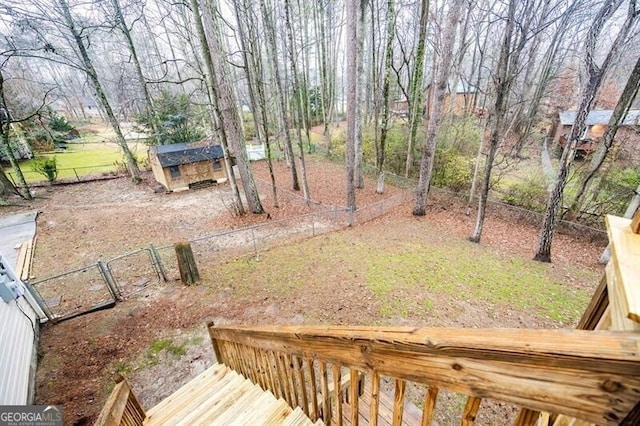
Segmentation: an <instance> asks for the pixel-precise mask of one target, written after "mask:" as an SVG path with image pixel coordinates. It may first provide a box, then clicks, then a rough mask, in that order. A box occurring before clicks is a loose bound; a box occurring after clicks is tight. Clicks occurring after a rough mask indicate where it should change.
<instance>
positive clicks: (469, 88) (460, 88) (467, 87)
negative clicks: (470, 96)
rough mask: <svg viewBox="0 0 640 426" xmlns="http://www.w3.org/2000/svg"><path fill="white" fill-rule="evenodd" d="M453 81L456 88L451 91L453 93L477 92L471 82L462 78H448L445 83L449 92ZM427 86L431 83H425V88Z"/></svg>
mask: <svg viewBox="0 0 640 426" xmlns="http://www.w3.org/2000/svg"><path fill="white" fill-rule="evenodd" d="M454 83H455V89H456V90H455V91H453V93H477V92H478V88H477V87H476V86H474V85H473V84H471V83H467V82H465V81H462V80H458V81H457V82H456V81H454V80H449V82H448V83H447V91H448V92H449V93H451V92H452V90H451V88H452V87H453V85H454ZM429 87H431V83H429V84H427V88H429Z"/></svg>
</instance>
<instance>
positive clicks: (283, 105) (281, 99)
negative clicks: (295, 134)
mask: <svg viewBox="0 0 640 426" xmlns="http://www.w3.org/2000/svg"><path fill="white" fill-rule="evenodd" d="M260 10H261V12H262V19H263V21H264V27H265V35H266V37H267V54H268V56H269V57H270V58H271V66H272V67H273V80H274V82H275V86H276V94H277V100H276V102H277V104H278V118H279V120H280V128H281V129H282V132H283V133H284V149H285V154H286V156H287V158H289V159H290V161H291V163H290V167H289V168H290V170H291V187H292V188H293V190H294V191H299V190H300V183H299V182H298V172H297V170H296V162H295V156H294V154H293V144H292V143H291V135H290V134H289V117H288V114H287V101H286V98H285V94H284V90H283V89H282V80H281V78H280V68H279V64H278V46H277V44H276V38H275V27H274V23H273V19H272V18H271V16H270V15H269V13H268V12H267V7H266V6H265V2H264V1H261V2H260Z"/></svg>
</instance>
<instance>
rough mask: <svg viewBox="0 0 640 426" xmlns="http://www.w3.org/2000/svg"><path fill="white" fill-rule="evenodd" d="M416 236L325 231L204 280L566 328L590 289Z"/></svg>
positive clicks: (514, 259)
mask: <svg viewBox="0 0 640 426" xmlns="http://www.w3.org/2000/svg"><path fill="white" fill-rule="evenodd" d="M415 233H416V234H417V235H421V238H411V237H407V238H403V239H402V240H401V241H400V240H398V239H395V240H393V242H392V243H390V241H389V240H388V239H387V238H388V237H389V235H380V234H385V231H383V230H380V229H378V230H374V231H372V232H371V233H369V234H367V235H364V236H363V235H358V234H356V235H353V234H347V233H338V234H332V235H329V236H324V237H320V238H315V239H311V240H308V241H305V242H302V243H298V244H294V245H291V246H286V247H279V248H276V249H273V250H270V251H268V252H266V253H263V254H261V259H260V261H255V260H251V261H247V260H236V261H232V262H229V263H226V264H224V265H221V266H219V267H218V268H216V272H215V273H214V277H211V278H212V282H224V283H227V285H229V286H230V287H232V288H233V289H234V292H235V293H236V294H237V295H238V296H239V297H247V296H248V295H254V296H255V295H256V294H261V295H262V293H263V292H264V296H263V297H265V298H268V299H271V298H275V299H278V298H282V297H285V298H286V297H296V296H298V297H300V295H303V296H302V297H305V298H311V299H313V297H314V295H316V294H322V293H323V290H322V289H323V288H324V289H326V288H332V289H333V291H330V292H329V294H334V295H339V294H340V293H342V292H344V291H347V290H346V289H354V288H356V289H358V288H359V292H360V297H359V299H360V298H365V299H367V298H369V297H371V301H372V303H373V304H374V305H375V307H376V311H377V314H378V315H379V316H380V317H382V318H389V317H395V316H399V317H403V318H409V319H419V318H422V317H425V316H430V315H434V314H436V313H438V312H439V311H442V310H443V306H442V305H443V304H444V305H449V306H455V305H459V303H460V302H462V303H470V304H472V305H477V306H488V307H490V309H491V310H493V311H497V312H500V311H502V310H503V309H506V310H508V309H514V310H516V311H519V312H527V313H530V314H533V315H535V316H537V317H539V318H541V319H551V320H553V321H555V322H559V323H562V324H571V323H574V322H575V321H576V320H577V319H578V318H579V317H580V314H581V313H582V311H583V310H584V309H585V307H586V304H587V302H588V300H589V297H590V292H589V291H587V290H585V289H582V288H579V287H576V286H572V285H568V284H567V283H566V282H565V279H566V277H559V276H558V274H557V273H555V272H554V268H552V267H550V266H549V265H547V264H542V263H540V262H535V261H533V260H530V259H525V258H522V257H521V256H518V255H504V254H497V253H495V252H494V251H493V250H491V248H490V247H488V246H486V245H478V244H473V243H470V242H468V241H465V240H462V239H456V238H446V239H440V238H438V237H437V235H436V232H433V231H429V230H428V229H422V230H418V229H416V230H415ZM402 235H403V236H405V237H406V235H405V233H404V231H403V234H402ZM385 236H386V237H387V238H385ZM412 240H413V241H412ZM570 273H571V272H570ZM587 275H588V276H584V275H581V276H579V277H577V276H576V277H574V279H575V280H579V281H583V282H585V283H591V282H596V281H597V274H596V273H589V274H587ZM307 315H310V316H313V313H312V312H307Z"/></svg>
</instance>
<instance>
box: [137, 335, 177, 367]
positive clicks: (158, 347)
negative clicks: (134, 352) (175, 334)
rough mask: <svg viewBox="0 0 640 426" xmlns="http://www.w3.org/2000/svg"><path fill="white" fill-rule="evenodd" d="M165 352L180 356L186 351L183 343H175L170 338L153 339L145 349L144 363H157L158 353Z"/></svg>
mask: <svg viewBox="0 0 640 426" xmlns="http://www.w3.org/2000/svg"><path fill="white" fill-rule="evenodd" d="M162 352H167V353H170V354H172V355H175V356H182V355H184V354H185V353H187V350H186V348H185V345H184V344H181V345H176V344H174V342H173V340H171V339H158V340H154V341H153V342H152V343H151V346H149V349H148V350H147V354H146V356H145V361H146V362H145V364H146V365H158V363H159V360H158V358H159V356H160V353H162Z"/></svg>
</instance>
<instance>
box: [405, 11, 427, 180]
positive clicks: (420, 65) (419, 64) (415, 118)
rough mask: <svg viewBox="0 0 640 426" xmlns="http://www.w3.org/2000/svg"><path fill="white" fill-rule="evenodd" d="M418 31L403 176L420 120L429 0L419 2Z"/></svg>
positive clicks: (411, 163)
mask: <svg viewBox="0 0 640 426" xmlns="http://www.w3.org/2000/svg"><path fill="white" fill-rule="evenodd" d="M420 4H421V6H420V23H419V27H420V32H419V36H418V47H417V50H416V60H415V67H414V69H413V78H412V81H411V89H410V95H411V101H410V103H411V111H410V116H409V123H410V127H411V128H410V131H409V143H408V146H407V162H406V165H405V172H404V176H405V177H407V178H408V177H409V173H410V172H411V167H412V166H413V150H414V148H415V146H416V137H417V134H418V126H419V125H420V123H421V121H422V92H423V88H422V76H423V73H424V57H425V52H426V48H425V43H426V38H427V23H428V21H429V0H421V2H420Z"/></svg>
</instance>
